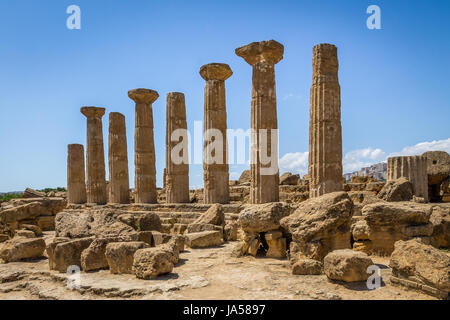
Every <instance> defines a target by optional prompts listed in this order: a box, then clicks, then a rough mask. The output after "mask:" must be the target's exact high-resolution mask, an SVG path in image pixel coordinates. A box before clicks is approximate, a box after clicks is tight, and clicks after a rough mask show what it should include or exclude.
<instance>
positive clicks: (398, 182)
mask: <svg viewBox="0 0 450 320" xmlns="http://www.w3.org/2000/svg"><path fill="white" fill-rule="evenodd" d="M413 194H414V193H413V185H412V183H411V182H410V181H409V180H407V179H406V178H404V177H401V178H399V179H395V180H391V181H388V182H387V183H386V184H385V185H384V187H383V189H381V191H380V192H379V193H378V198H380V199H382V200H385V201H390V202H393V201H410V200H411V199H412V198H413Z"/></svg>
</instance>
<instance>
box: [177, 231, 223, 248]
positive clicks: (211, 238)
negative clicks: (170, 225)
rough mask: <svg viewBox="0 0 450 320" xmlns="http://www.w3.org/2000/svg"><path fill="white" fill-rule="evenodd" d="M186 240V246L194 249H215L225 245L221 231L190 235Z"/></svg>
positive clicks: (187, 235)
mask: <svg viewBox="0 0 450 320" xmlns="http://www.w3.org/2000/svg"><path fill="white" fill-rule="evenodd" d="M186 240H187V241H186V245H187V246H188V247H190V248H192V249H194V248H206V247H215V246H219V245H221V244H223V233H222V232H220V231H202V232H196V233H188V234H186Z"/></svg>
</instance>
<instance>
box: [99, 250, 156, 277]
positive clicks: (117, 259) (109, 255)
mask: <svg viewBox="0 0 450 320" xmlns="http://www.w3.org/2000/svg"><path fill="white" fill-rule="evenodd" d="M149 247H150V246H149V245H148V244H146V243H144V242H112V243H108V245H107V246H106V251H105V257H106V261H107V264H108V266H109V270H110V272H111V273H113V274H121V273H128V274H132V273H133V261H134V254H135V252H136V251H137V250H139V249H145V248H149Z"/></svg>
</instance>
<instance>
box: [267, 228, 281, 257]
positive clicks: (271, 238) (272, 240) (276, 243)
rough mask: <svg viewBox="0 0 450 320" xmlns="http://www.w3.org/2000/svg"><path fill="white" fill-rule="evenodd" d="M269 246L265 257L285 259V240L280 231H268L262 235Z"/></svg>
mask: <svg viewBox="0 0 450 320" xmlns="http://www.w3.org/2000/svg"><path fill="white" fill-rule="evenodd" d="M264 237H265V239H266V243H267V245H268V246H269V249H268V250H267V253H266V257H269V258H276V259H282V258H284V257H286V238H283V234H282V233H281V231H269V232H267V233H266V234H265V235H264Z"/></svg>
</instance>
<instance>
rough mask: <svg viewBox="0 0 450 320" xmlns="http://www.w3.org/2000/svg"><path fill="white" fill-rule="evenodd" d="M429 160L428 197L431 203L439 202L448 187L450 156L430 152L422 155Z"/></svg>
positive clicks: (440, 152) (443, 153)
mask: <svg viewBox="0 0 450 320" xmlns="http://www.w3.org/2000/svg"><path fill="white" fill-rule="evenodd" d="M422 156H423V157H426V158H427V176H428V196H429V197H430V201H432V202H439V201H442V198H443V196H444V194H445V193H446V191H447V190H445V189H446V187H448V180H449V176H450V155H449V154H448V153H447V152H445V151H428V152H425V153H424V154H422Z"/></svg>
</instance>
